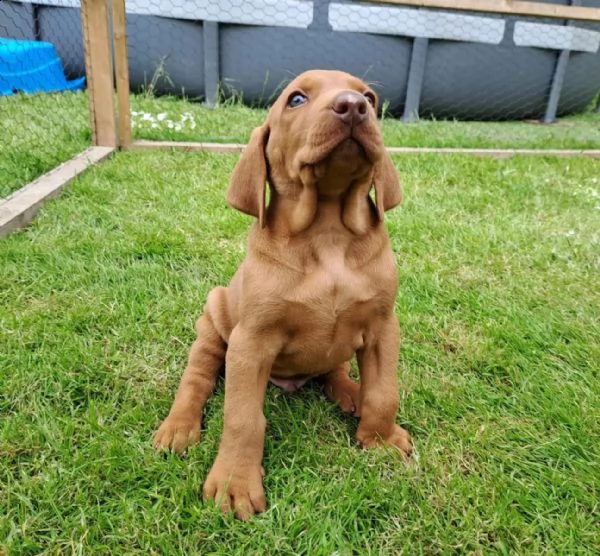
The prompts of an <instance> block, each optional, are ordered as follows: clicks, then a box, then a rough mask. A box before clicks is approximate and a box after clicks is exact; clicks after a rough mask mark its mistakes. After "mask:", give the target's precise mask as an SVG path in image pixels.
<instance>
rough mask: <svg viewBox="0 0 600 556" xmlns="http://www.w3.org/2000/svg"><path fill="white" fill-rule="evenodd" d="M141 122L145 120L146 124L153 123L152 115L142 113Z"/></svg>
mask: <svg viewBox="0 0 600 556" xmlns="http://www.w3.org/2000/svg"><path fill="white" fill-rule="evenodd" d="M142 120H145V121H146V122H153V121H154V116H153V115H152V114H149V113H148V112H144V115H143V116H142Z"/></svg>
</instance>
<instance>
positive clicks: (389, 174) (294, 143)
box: [228, 70, 402, 233]
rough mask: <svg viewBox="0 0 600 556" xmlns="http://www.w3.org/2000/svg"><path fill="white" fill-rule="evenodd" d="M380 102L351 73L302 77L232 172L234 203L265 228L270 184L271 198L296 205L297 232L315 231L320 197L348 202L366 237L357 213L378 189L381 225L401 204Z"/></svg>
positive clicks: (355, 226) (347, 211)
mask: <svg viewBox="0 0 600 556" xmlns="http://www.w3.org/2000/svg"><path fill="white" fill-rule="evenodd" d="M377 102H378V100H377V95H376V94H375V93H374V92H373V90H372V89H371V88H370V87H369V86H368V85H366V84H365V83H364V82H362V81H361V80H360V79H357V78H356V77H353V76H351V75H349V74H347V73H344V72H339V71H324V70H313V71H308V72H305V73H303V74H301V75H300V76H299V77H297V78H296V79H294V80H293V81H292V82H291V83H290V84H289V85H288V86H287V87H286V88H285V89H284V91H283V92H282V93H281V95H280V96H279V98H278V99H277V101H276V102H275V104H274V105H273V106H272V108H271V110H270V111H269V114H268V116H267V120H266V122H265V123H264V124H263V125H262V126H261V127H259V128H256V129H255V130H254V131H253V133H252V136H251V139H250V142H249V144H248V147H247V148H246V150H245V151H244V153H243V155H242V156H241V158H240V160H239V162H238V164H237V166H236V168H235V170H234V172H233V176H232V180H231V184H230V187H229V190H228V200H229V203H230V204H231V205H232V206H233V207H234V208H237V209H238V210H241V211H242V212H245V213H247V214H251V215H253V216H256V217H258V218H259V221H260V223H261V226H262V225H264V224H265V221H266V216H265V215H266V210H265V183H266V182H267V181H268V182H269V184H270V186H271V188H272V195H275V196H282V197H288V198H291V199H294V200H296V201H297V203H298V209H297V210H296V211H295V212H296V213H297V214H296V215H295V216H294V223H293V225H292V226H291V227H292V229H293V230H294V231H300V230H301V229H304V228H305V227H307V226H309V225H310V223H311V222H312V218H314V214H315V210H316V202H317V199H318V198H319V196H321V197H327V196H331V197H340V198H341V199H343V202H344V214H343V219H344V223H345V224H346V225H347V227H349V228H350V229H351V230H352V231H354V232H356V233H364V231H366V227H367V226H368V223H367V221H366V218H365V217H364V211H362V212H361V210H359V209H360V207H362V205H363V204H364V203H370V201H369V197H368V196H369V191H370V189H371V186H372V185H374V187H375V194H376V200H377V203H376V204H377V211H376V213H377V216H378V219H379V220H381V219H383V213H384V211H386V210H388V209H391V208H393V207H394V206H396V205H397V204H398V203H400V201H401V199H402V194H401V190H400V184H399V181H398V175H397V173H396V170H395V168H394V165H393V163H392V161H391V159H390V157H389V155H388V154H387V152H386V151H385V148H384V146H383V141H382V137H381V132H380V130H379V125H378V122H377ZM365 206H367V205H365ZM359 213H360V214H363V216H362V217H361V216H358V214H359ZM357 219H358V220H357Z"/></svg>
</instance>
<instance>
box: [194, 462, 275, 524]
mask: <svg viewBox="0 0 600 556" xmlns="http://www.w3.org/2000/svg"><path fill="white" fill-rule="evenodd" d="M263 474H264V471H263V469H262V467H261V466H260V465H259V466H256V467H255V466H249V467H244V466H236V465H235V464H230V463H227V462H225V461H219V457H217V460H216V461H215V463H214V464H213V466H212V469H211V470H210V473H209V474H208V477H207V479H206V482H205V483H204V487H203V496H204V500H207V501H208V500H214V501H215V502H216V503H217V504H219V505H220V507H221V511H222V512H223V513H227V512H230V511H233V512H234V513H235V516H236V517H237V518H238V519H241V520H242V521H247V520H248V519H250V518H251V517H252V516H253V515H254V514H257V513H260V512H264V511H265V510H266V508H267V502H266V500H265V491H264V489H263V486H262V476H263Z"/></svg>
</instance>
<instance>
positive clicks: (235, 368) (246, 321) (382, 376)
mask: <svg viewBox="0 0 600 556" xmlns="http://www.w3.org/2000/svg"><path fill="white" fill-rule="evenodd" d="M297 92H300V93H302V94H303V95H305V98H307V101H306V102H305V103H304V104H301V105H299V106H296V107H289V106H288V100H289V99H290V98H291V97H293V96H294V94H296V93H297ZM365 96H366V97H369V98H370V100H371V102H372V104H371V103H369V102H367V103H366V107H365V103H364V99H365ZM361 99H362V100H361ZM267 184H268V185H269V187H270V201H269V203H268V206H266V186H267ZM372 187H374V189H375V197H376V201H375V202H373V201H372V200H371V199H370V197H369V192H370V190H371V188H372ZM401 198H402V196H401V190H400V183H399V180H398V176H397V173H396V170H395V168H394V166H393V163H392V161H391V159H390V158H389V155H388V154H387V153H386V151H385V149H384V146H383V142H382V138H381V133H380V130H379V126H378V123H377V115H376V97H375V95H374V93H373V92H372V91H371V89H370V88H369V87H368V86H367V85H366V84H365V83H363V82H362V81H361V80H359V79H357V78H355V77H352V76H350V75H348V74H346V73H342V72H335V71H322V70H315V71H310V72H306V73H304V74H302V75H300V76H299V77H298V78H296V79H295V80H294V81H293V82H292V83H290V85H288V87H286V89H285V90H284V91H283V93H282V94H281V96H280V97H279V99H278V100H277V101H276V102H275V104H274V105H273V107H272V108H271V110H270V111H269V114H268V116H267V119H266V122H265V123H264V124H263V125H262V126H261V127H259V128H257V129H255V130H254V132H253V133H252V137H251V140H250V143H249V145H248V147H247V148H246V150H245V151H244V153H243V155H242V156H241V158H240V160H239V162H238V164H237V166H236V168H235V170H234V172H233V176H232V179H231V184H230V186H229V190H228V201H229V203H230V204H231V205H232V206H233V207H234V208H236V209H238V210H241V211H242V212H245V213H247V214H250V215H252V216H255V217H256V218H257V221H256V222H255V223H254V225H253V226H252V229H251V231H250V235H249V239H248V252H247V255H246V258H245V260H244V262H243V263H242V265H241V266H240V268H239V269H238V271H237V272H236V274H235V275H234V277H233V279H232V280H231V283H230V284H229V286H228V287H226V288H225V287H220V288H215V289H214V290H213V291H212V292H211V293H210V294H209V296H208V299H207V302H206V306H205V308H204V312H203V314H202V316H201V317H200V319H199V320H198V322H197V335H198V337H197V339H196V341H195V342H194V344H193V345H192V348H191V351H190V355H189V361H188V366H187V368H186V370H185V373H184V375H183V378H182V380H181V384H180V386H179V389H178V391H177V394H176V396H175V401H174V403H173V406H172V408H171V411H170V413H169V415H168V417H167V418H166V419H165V421H164V422H163V423H162V425H161V426H160V428H159V430H158V432H157V433H156V436H155V440H154V444H155V446H156V448H158V449H170V450H174V451H177V452H181V451H183V450H185V449H186V448H187V447H188V446H189V445H190V444H193V443H195V442H198V441H199V440H200V422H201V416H202V410H203V407H204V404H205V403H206V400H207V398H208V397H209V396H210V394H211V392H212V389H213V387H214V384H215V381H216V378H217V376H218V373H219V370H220V369H221V368H222V367H223V364H224V365H225V369H226V372H225V417H224V430H223V436H222V440H221V445H220V448H219V453H218V455H217V457H216V460H215V462H214V464H213V467H212V469H211V471H210V473H209V475H208V478H207V480H206V482H205V484H204V496H205V498H207V499H214V500H217V501H218V502H219V503H220V504H221V506H222V508H223V510H224V511H229V510H230V509H233V510H234V511H235V513H236V515H237V516H238V517H239V518H241V519H246V518H248V517H249V516H251V515H252V514H254V513H256V512H261V511H264V510H265V507H266V503H265V496H264V492H263V487H262V473H263V471H262V467H261V460H262V454H263V444H264V434H265V428H266V421H265V417H264V415H263V411H262V407H263V402H264V396H265V391H266V388H267V383H268V381H269V379H273V382H275V383H276V384H278V385H280V386H282V387H283V388H285V389H286V390H288V391H294V390H295V389H297V388H298V387H300V386H301V385H302V384H303V383H304V382H305V381H306V380H308V379H310V378H319V379H320V380H322V381H323V382H324V384H325V392H326V393H327V395H328V396H329V397H330V398H331V399H332V400H333V401H335V402H337V403H339V404H340V406H341V408H342V409H343V410H344V411H348V412H352V413H354V414H355V415H357V416H360V422H359V426H358V431H357V439H358V441H359V442H360V443H361V444H362V445H363V446H364V447H367V448H369V447H371V446H375V445H379V444H386V445H391V446H394V447H396V448H397V449H398V450H399V451H400V452H401V453H402V454H403V455H404V456H408V455H409V454H410V452H411V441H410V437H409V435H408V433H407V432H406V431H405V430H404V429H402V428H401V427H399V426H398V425H396V423H395V417H396V412H397V408H398V386H397V379H396V368H397V359H398V350H399V343H400V339H399V327H398V322H397V319H396V317H395V315H394V299H395V296H396V290H397V278H396V269H395V265H394V257H393V254H392V250H391V248H390V244H389V239H388V236H387V232H386V230H385V227H384V225H383V214H384V211H386V210H388V209H390V208H393V207H394V206H396V205H397V204H398V203H400V201H401ZM354 355H356V357H357V362H358V366H359V370H360V385H358V384H356V383H355V382H353V381H352V380H351V379H350V378H349V376H348V369H349V361H350V360H351V359H352V357H353V356H354Z"/></svg>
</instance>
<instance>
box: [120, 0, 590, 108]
mask: <svg viewBox="0 0 600 556" xmlns="http://www.w3.org/2000/svg"><path fill="white" fill-rule="evenodd" d="M556 3H558V2H556ZM585 4H586V5H590V6H592V5H599V6H600V2H586V3H585ZM127 11H128V18H127V23H128V38H129V59H130V68H131V83H132V86H133V87H134V89H136V90H150V91H151V92H154V93H159V94H160V93H169V94H175V95H186V96H188V97H190V98H203V99H207V100H208V101H210V102H215V101H216V100H218V99H219V95H222V96H221V98H223V96H224V97H236V98H240V99H243V101H244V102H246V103H247V104H250V105H268V104H269V103H270V102H271V101H272V100H273V98H274V97H275V96H276V95H277V92H278V91H279V90H280V89H281V88H282V87H283V86H284V85H285V83H286V82H288V81H289V80H290V79H291V78H292V77H293V76H295V75H297V74H298V73H300V72H301V71H304V70H306V69H310V68H335V69H342V70H346V71H349V72H350V73H353V74H355V75H357V76H359V77H362V78H363V79H365V80H367V81H369V82H370V83H373V84H374V85H375V87H376V89H377V90H378V92H379V93H380V95H381V97H382V99H383V100H384V104H385V107H386V109H387V111H388V112H389V114H391V115H394V116H397V117H404V118H405V119H416V118H417V117H418V116H421V117H423V116H425V117H427V116H433V117H435V118H456V119H468V120H507V119H525V118H543V117H544V116H546V115H547V112H548V103H549V100H550V97H551V94H552V93H553V94H554V97H555V98H554V99H553V100H554V101H555V104H556V105H555V106H554V107H550V108H551V109H550V114H549V115H550V119H553V117H554V115H558V116H560V115H564V114H569V113H573V112H579V111H582V110H585V109H586V108H588V107H589V106H590V105H591V103H592V102H593V101H594V99H595V97H596V95H597V93H598V90H600V54H599V52H598V50H599V46H600V24H589V23H579V22H568V21H563V20H549V19H535V18H522V17H519V18H515V17H507V16H500V15H490V14H484V13H477V14H475V13H465V12H448V11H440V10H430V9H417V8H411V7H401V6H391V5H376V4H371V3H361V2H353V1H343V0H337V1H327V0H314V1H309V0H281V1H277V2H275V1H269V0H250V1H247V0H244V1H242V0H228V1H220V2H210V1H202V0H195V1H189V0H186V1H183V0H180V1H177V0H149V1H136V0H130V1H128V2H127ZM553 85H554V89H553Z"/></svg>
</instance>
